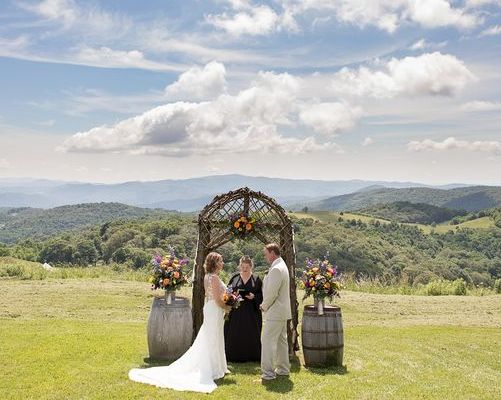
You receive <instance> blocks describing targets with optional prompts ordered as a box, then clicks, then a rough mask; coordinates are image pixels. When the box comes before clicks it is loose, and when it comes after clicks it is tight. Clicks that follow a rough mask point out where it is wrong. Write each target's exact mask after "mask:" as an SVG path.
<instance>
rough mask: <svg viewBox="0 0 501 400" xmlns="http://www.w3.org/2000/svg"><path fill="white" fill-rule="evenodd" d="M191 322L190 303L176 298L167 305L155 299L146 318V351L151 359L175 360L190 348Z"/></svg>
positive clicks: (160, 299) (159, 299)
mask: <svg viewBox="0 0 501 400" xmlns="http://www.w3.org/2000/svg"><path fill="white" fill-rule="evenodd" d="M192 335H193V320H192V316H191V307H190V302H189V300H188V299H187V298H184V297H176V298H175V299H173V300H172V303H171V304H167V301H166V299H165V298H164V297H162V298H158V297H156V298H155V299H154V300H153V304H152V306H151V311H150V316H149V318H148V350H149V353H150V358H151V359H156V360H171V361H173V360H176V359H178V358H179V357H180V356H182V355H183V354H184V353H185V352H186V350H188V349H189V347H190V346H191V337H192Z"/></svg>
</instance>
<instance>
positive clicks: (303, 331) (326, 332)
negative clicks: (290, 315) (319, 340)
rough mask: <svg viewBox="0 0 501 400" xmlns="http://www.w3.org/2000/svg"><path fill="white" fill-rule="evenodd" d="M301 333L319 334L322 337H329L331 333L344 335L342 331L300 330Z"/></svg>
mask: <svg viewBox="0 0 501 400" xmlns="http://www.w3.org/2000/svg"><path fill="white" fill-rule="evenodd" d="M301 332H302V333H321V334H323V335H330V334H332V333H344V331H310V330H306V329H302V330H301Z"/></svg>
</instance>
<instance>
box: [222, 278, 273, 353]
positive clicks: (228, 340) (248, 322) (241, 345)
mask: <svg viewBox="0 0 501 400" xmlns="http://www.w3.org/2000/svg"><path fill="white" fill-rule="evenodd" d="M228 285H231V286H232V287H233V290H237V289H244V290H248V291H250V292H251V293H254V298H253V299H252V300H249V299H247V298H246V297H244V296H242V297H243V298H244V301H243V302H242V303H241V304H240V307H238V308H237V309H236V310H232V311H231V313H230V315H229V319H228V320H227V321H226V322H225V324H224V342H225V350H226V359H227V360H228V361H233V362H246V361H260V360H261V328H262V326H263V317H262V314H261V310H260V309H259V306H260V305H261V303H262V302H263V282H262V281H261V278H259V277H258V276H257V275H251V277H250V278H249V280H248V281H247V282H246V283H245V284H244V282H243V280H242V277H241V276H240V274H239V273H238V274H235V275H233V276H232V277H231V279H230V281H229V282H228Z"/></svg>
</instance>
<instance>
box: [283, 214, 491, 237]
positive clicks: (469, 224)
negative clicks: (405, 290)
mask: <svg viewBox="0 0 501 400" xmlns="http://www.w3.org/2000/svg"><path fill="white" fill-rule="evenodd" d="M292 215H295V216H296V217H298V218H313V219H316V220H318V221H322V222H336V221H338V220H339V218H342V219H343V220H345V221H350V220H353V219H354V220H360V221H362V222H364V223H366V224H368V223H370V222H371V221H379V223H381V224H390V223H391V221H390V220H387V219H383V218H375V217H372V216H370V215H364V214H359V213H355V212H343V213H339V212H336V211H310V212H308V213H304V212H296V213H292ZM401 224H402V225H404V226H415V227H417V228H419V229H421V230H422V231H423V233H425V234H430V233H431V232H436V233H447V232H450V231H454V230H457V229H461V228H470V229H489V228H492V227H494V226H495V223H494V220H493V219H492V218H491V217H488V216H487V217H481V218H477V219H474V220H471V221H465V222H461V223H459V224H456V225H451V224H450V223H446V222H445V223H441V224H436V225H435V226H432V225H425V224H414V223H401Z"/></svg>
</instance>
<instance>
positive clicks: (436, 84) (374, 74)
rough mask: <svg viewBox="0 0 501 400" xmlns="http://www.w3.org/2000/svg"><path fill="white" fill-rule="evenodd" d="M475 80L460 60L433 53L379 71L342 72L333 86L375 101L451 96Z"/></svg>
mask: <svg viewBox="0 0 501 400" xmlns="http://www.w3.org/2000/svg"><path fill="white" fill-rule="evenodd" d="M472 80H474V76H473V74H472V73H471V72H470V71H469V70H468V68H467V67H466V66H465V65H464V63H463V62H462V61H461V60H459V59H457V58H456V57H454V56H452V55H448V54H442V53H440V52H434V53H427V54H423V55H420V56H417V57H405V58H402V59H397V58H392V59H391V60H390V61H388V62H386V63H384V64H383V65H381V66H380V68H379V69H375V68H372V69H371V68H368V67H365V66H364V67H360V68H358V69H350V68H343V69H342V70H341V71H339V72H338V73H336V74H335V75H334V78H333V82H332V86H333V89H334V90H335V91H336V92H339V93H344V94H350V95H354V96H373V97H376V98H388V97H394V96H397V95H401V94H405V95H442V96H450V95H452V94H454V93H456V92H457V91H459V90H461V89H462V88H463V87H464V86H465V85H466V84H467V83H468V82H470V81H472Z"/></svg>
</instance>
